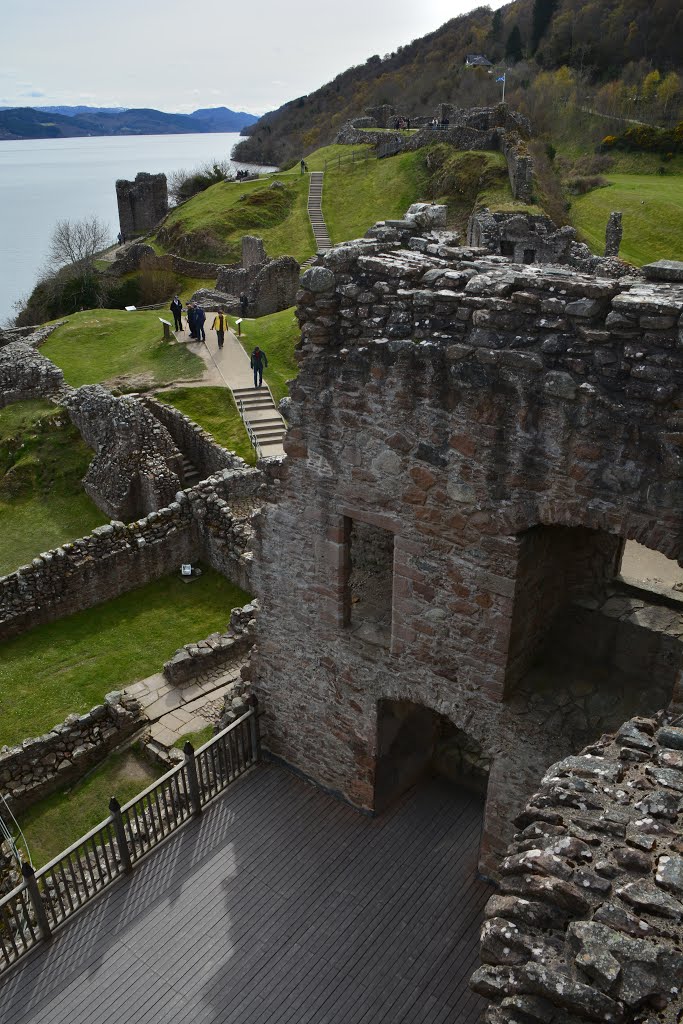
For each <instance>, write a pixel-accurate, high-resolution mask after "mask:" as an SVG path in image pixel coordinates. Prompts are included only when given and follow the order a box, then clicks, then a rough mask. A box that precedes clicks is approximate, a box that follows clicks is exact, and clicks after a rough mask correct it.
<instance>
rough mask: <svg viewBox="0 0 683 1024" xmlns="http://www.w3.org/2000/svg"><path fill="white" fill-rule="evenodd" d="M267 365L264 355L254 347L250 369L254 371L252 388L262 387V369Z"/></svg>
mask: <svg viewBox="0 0 683 1024" xmlns="http://www.w3.org/2000/svg"><path fill="white" fill-rule="evenodd" d="M267 365H268V360H267V358H266V353H265V352H262V351H261V349H260V348H259V347H258V345H257V346H256V348H255V349H254V351H253V352H252V353H251V368H252V370H253V371H254V387H255V388H261V387H263V367H264V366H267Z"/></svg>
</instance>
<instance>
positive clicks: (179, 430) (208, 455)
mask: <svg viewBox="0 0 683 1024" xmlns="http://www.w3.org/2000/svg"><path fill="white" fill-rule="evenodd" d="M140 401H141V402H142V404H143V405H144V406H145V408H146V409H148V410H149V411H150V412H151V413H152V415H153V416H154V417H155V418H156V419H157V420H159V422H160V423H161V424H162V425H163V426H164V427H165V428H166V430H167V431H168V433H169V434H170V436H171V438H172V439H173V441H174V443H175V445H176V447H177V448H178V450H179V451H180V452H182V453H183V455H186V456H187V458H188V459H189V460H190V462H191V463H192V464H193V465H194V466H196V468H197V470H198V471H199V473H200V476H202V477H207V476H212V475H213V474H214V473H218V472H219V471H220V470H222V469H244V468H245V467H246V463H245V462H244V460H243V459H241V458H240V457H239V455H235V454H234V452H229V451H228V450H227V449H226V448H222V447H221V446H220V445H219V444H216V442H215V441H214V439H213V437H212V436H211V434H209V433H207V431H205V430H203V429H202V427H200V426H199V425H198V424H197V423H194V422H193V421H192V420H191V419H190V417H189V416H185V415H184V413H182V412H180V410H179V409H174V408H173V406H172V405H166V404H165V403H164V402H159V401H157V399H155V398H149V397H147V396H145V397H144V398H141V399H140Z"/></svg>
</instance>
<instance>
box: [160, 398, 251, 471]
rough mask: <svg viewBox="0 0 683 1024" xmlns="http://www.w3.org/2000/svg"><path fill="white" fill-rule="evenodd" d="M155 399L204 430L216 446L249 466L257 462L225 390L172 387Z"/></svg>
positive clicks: (234, 406) (235, 408) (244, 429)
mask: <svg viewBox="0 0 683 1024" xmlns="http://www.w3.org/2000/svg"><path fill="white" fill-rule="evenodd" d="M155 397H156V398H157V399H158V400H159V401H160V402H166V404H167V405H172V406H174V408H176V409H179V410H180V412H183V413H185V415H186V416H189V417H190V419H192V420H194V421H195V423H198V424H199V426H200V427H203V428H204V430H207V431H208V432H209V433H210V434H211V435H212V437H214V438H215V440H216V441H217V442H218V444H220V445H222V446H223V447H224V448H227V449H228V451H231V452H235V454H236V455H239V456H241V458H243V459H244V461H245V462H248V463H250V464H252V465H253V464H254V463H255V462H256V452H255V451H254V449H253V447H252V444H251V441H250V440H249V435H248V434H247V430H246V427H245V426H244V423H243V422H242V418H241V416H240V414H239V412H238V411H237V406H236V405H235V402H234V399H233V397H232V395H231V394H230V392H229V391H228V389H227V388H211V387H198V388H174V389H173V390H172V391H162V392H160V393H159V394H157V395H156V396H155Z"/></svg>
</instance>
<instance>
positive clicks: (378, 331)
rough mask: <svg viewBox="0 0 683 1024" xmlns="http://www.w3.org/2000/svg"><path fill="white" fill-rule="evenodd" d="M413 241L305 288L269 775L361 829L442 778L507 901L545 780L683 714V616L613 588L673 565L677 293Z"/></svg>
mask: <svg viewBox="0 0 683 1024" xmlns="http://www.w3.org/2000/svg"><path fill="white" fill-rule="evenodd" d="M430 209H431V210H433V209H434V208H430ZM437 219H438V218H437ZM401 223H402V225H403V227H402V229H401V230H403V236H402V237H404V236H405V230H404V229H407V226H410V224H411V223H412V226H413V235H412V237H411V238H410V239H409V240H408V241H407V242H405V241H404V244H403V245H401V244H399V243H398V242H392V241H387V240H383V241H377V240H376V239H373V238H368V239H364V240H360V241H356V242H352V243H348V244H345V245H341V246H338V247H337V248H336V249H334V250H332V251H331V252H330V253H329V254H328V255H327V256H326V257H325V259H324V261H323V263H322V265H319V266H315V267H312V268H311V269H309V270H308V271H307V272H306V273H305V274H304V276H303V278H302V289H301V291H300V292H299V295H298V317H299V320H300V322H301V326H302V349H301V353H300V366H301V372H300V375H299V377H298V380H297V382H296V384H295V385H294V386H293V388H292V399H293V400H292V406H291V421H290V429H289V433H288V435H287V438H286V441H285V450H286V452H287V456H288V457H287V460H286V462H285V463H284V464H283V466H282V468H281V469H280V471H279V476H280V479H279V481H278V488H277V490H278V500H277V502H275V503H273V504H272V505H270V506H268V508H267V512H266V513H265V514H264V515H263V518H262V523H261V527H260V537H259V540H258V544H257V551H256V557H255V567H254V573H255V582H256V590H257V592H258V593H259V597H260V598H261V599H262V602H263V606H264V610H263V617H262V628H261V631H260V637H259V643H258V655H257V657H256V660H255V663H254V666H253V677H254V683H255V686H256V688H257V690H258V691H259V692H260V694H261V696H262V697H263V698H264V704H265V707H266V720H267V733H268V740H267V742H268V744H269V747H270V749H271V751H272V753H273V754H274V755H275V756H276V757H279V758H282V759H284V760H285V761H286V762H288V763H290V764H291V765H293V766H295V767H296V768H297V769H298V770H300V771H301V772H303V773H304V774H306V775H307V776H310V777H311V778H313V779H314V780H315V781H316V782H317V783H319V784H320V785H322V786H324V787H326V788H327V789H329V790H331V791H334V792H336V793H339V794H340V795H342V796H343V797H344V798H345V799H347V800H349V801H350V802H351V803H353V804H355V805H357V806H358V807H360V808H363V809H367V810H373V809H379V808H381V807H383V806H386V805H387V804H388V803H390V802H391V800H392V799H394V798H395V797H396V795H397V794H399V793H400V792H401V791H402V790H403V789H405V788H406V787H407V786H409V785H411V784H412V783H413V782H414V781H415V779H416V778H417V776H418V775H419V774H420V773H421V772H422V771H424V770H425V769H426V768H427V767H428V766H429V765H432V766H434V763H435V760H438V759H439V758H442V759H443V755H444V751H445V752H446V754H447V758H449V759H450V760H451V761H455V762H457V766H458V767H457V771H456V774H458V773H459V774H460V775H461V776H463V775H465V776H467V775H469V776H470V777H471V779H472V780H473V783H474V785H475V788H476V789H477V791H479V792H481V791H482V789H486V811H485V821H484V839H483V844H482V848H481V857H480V866H481V868H482V870H483V871H484V872H485V873H487V874H490V875H495V874H496V872H497V865H498V863H499V862H500V860H501V858H502V856H503V854H504V852H505V848H506V845H507V842H508V840H509V838H510V835H511V830H512V826H511V819H512V818H513V817H514V815H515V814H516V813H518V812H519V811H520V810H521V809H522V808H523V806H524V803H525V801H526V800H527V799H528V798H529V796H530V794H531V793H532V792H533V790H534V789H535V788H536V787H537V785H538V782H539V780H540V778H541V777H542V775H543V773H544V771H545V770H546V769H547V767H548V765H549V764H551V763H552V762H553V761H556V760H558V758H561V757H565V756H567V755H570V754H573V753H576V752H577V751H578V750H580V749H581V747H582V746H584V745H585V744H586V743H589V742H591V741H592V740H594V739H596V738H597V737H598V736H599V735H600V734H601V733H602V732H603V731H605V730H609V729H616V728H618V727H619V725H620V724H621V723H622V722H623V721H624V719H625V718H628V717H629V716H630V715H632V714H653V713H654V712H656V711H657V710H658V709H659V708H661V707H663V706H665V705H666V704H668V703H669V701H671V700H672V699H673V701H674V705H675V706H676V705H677V704H679V702H680V694H679V692H678V688H677V685H678V684H677V679H678V680H679V683H680V675H679V672H680V667H681V636H682V635H683V626H682V619H681V614H680V612H681V608H680V606H676V605H675V604H673V603H667V601H666V600H664V599H655V598H654V597H653V596H652V595H647V594H643V593H641V592H638V591H636V592H634V591H632V590H627V589H624V587H623V585H622V584H621V582H620V580H619V566H620V559H621V553H622V548H623V544H624V542H625V541H626V540H627V539H635V540H638V541H639V542H640V543H642V544H644V545H646V546H648V547H649V548H651V549H653V550H656V551H659V552H662V553H663V554H664V555H666V556H668V557H670V558H675V559H678V560H679V561H680V560H681V559H682V558H683V542H682V538H683V502H682V501H681V497H682V494H683V459H682V458H681V451H682V449H681V445H682V443H683V419H682V418H681V416H682V414H681V408H680V395H681V382H682V379H683V355H682V354H681V353H682V350H681V344H680V343H681V328H682V326H683V320H682V314H683V283H682V282H681V281H671V282H666V281H660V280H653V281H646V280H644V279H643V278H642V277H637V278H625V279H614V278H600V277H594V276H589V275H583V274H580V273H577V272H576V271H574V270H571V269H569V268H566V267H554V266H540V265H533V266H526V267H525V266H521V265H515V264H512V263H510V262H509V261H508V260H507V259H505V258H503V257H500V256H491V255H490V254H487V253H486V252H485V251H483V250H480V249H479V250H478V249H475V248H457V247H455V245H454V242H453V239H452V238H449V236H448V235H447V234H445V233H443V232H440V233H439V232H435V233H432V234H429V233H427V234H424V233H420V232H419V230H418V229H417V227H416V220H415V211H413V216H412V219H411V218H408V220H407V221H406V222H401ZM385 234H386V233H385ZM389 234H390V232H389ZM399 234H400V231H399ZM387 237H388V235H387ZM654 273H655V276H656V271H655V272H654ZM293 637H295V638H296V643H294V644H293V643H292V638H293ZM449 729H450V733H449ZM487 776H488V783H486V777H487Z"/></svg>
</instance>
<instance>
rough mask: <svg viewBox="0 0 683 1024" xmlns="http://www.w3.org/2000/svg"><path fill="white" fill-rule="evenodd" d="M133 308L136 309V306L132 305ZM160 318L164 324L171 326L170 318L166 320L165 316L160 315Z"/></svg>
mask: <svg viewBox="0 0 683 1024" xmlns="http://www.w3.org/2000/svg"><path fill="white" fill-rule="evenodd" d="M131 309H135V306H131ZM159 319H160V320H161V322H162V324H166V326H167V327H170V326H171V321H170V320H164V318H163V316H160V317H159Z"/></svg>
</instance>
